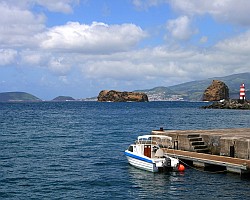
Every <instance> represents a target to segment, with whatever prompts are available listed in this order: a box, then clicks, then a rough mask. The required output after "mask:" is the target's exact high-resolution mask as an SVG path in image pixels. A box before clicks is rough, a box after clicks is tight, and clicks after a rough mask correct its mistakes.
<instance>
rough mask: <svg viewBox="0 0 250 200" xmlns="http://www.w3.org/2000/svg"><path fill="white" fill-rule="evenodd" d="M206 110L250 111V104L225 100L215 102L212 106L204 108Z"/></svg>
mask: <svg viewBox="0 0 250 200" xmlns="http://www.w3.org/2000/svg"><path fill="white" fill-rule="evenodd" d="M201 108H204V109H243V110H250V102H249V101H244V102H240V101H239V100H232V99H230V100H224V101H219V102H217V101H216V102H213V103H212V104H211V105H208V106H202V107H201Z"/></svg>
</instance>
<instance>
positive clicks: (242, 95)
mask: <svg viewBox="0 0 250 200" xmlns="http://www.w3.org/2000/svg"><path fill="white" fill-rule="evenodd" d="M245 100H246V93H245V84H244V83H242V84H241V85H240V103H244V102H245Z"/></svg>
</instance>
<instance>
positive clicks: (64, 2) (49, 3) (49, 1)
mask: <svg viewBox="0 0 250 200" xmlns="http://www.w3.org/2000/svg"><path fill="white" fill-rule="evenodd" d="M79 2H80V0H60V1H59V0H18V1H17V0H0V3H3V4H6V5H9V6H11V7H19V8H21V9H24V10H26V9H29V8H32V7H35V6H36V5H38V6H42V7H44V8H46V9H48V10H49V11H52V12H61V13H72V12H73V8H72V7H73V6H74V5H77V4H79Z"/></svg>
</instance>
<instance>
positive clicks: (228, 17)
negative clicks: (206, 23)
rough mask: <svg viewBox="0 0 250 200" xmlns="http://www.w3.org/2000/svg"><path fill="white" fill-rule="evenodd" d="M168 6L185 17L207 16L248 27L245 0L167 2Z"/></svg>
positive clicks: (181, 0) (248, 2) (180, 0)
mask: <svg viewBox="0 0 250 200" xmlns="http://www.w3.org/2000/svg"><path fill="white" fill-rule="evenodd" d="M169 3H170V5H171V6H172V7H173V8H174V9H175V10H177V11H179V12H181V13H183V14H186V15H204V14H209V15H211V16H213V17H214V18H215V19H217V20H219V21H223V22H228V23H233V24H238V25H250V18H249V8H250V1H246V0H237V1H235V0H209V1H200V0H189V1H187V0H169Z"/></svg>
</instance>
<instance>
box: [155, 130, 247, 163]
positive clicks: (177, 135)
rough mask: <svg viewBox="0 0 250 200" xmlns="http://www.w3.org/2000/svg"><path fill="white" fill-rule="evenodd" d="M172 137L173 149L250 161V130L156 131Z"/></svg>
mask: <svg viewBox="0 0 250 200" xmlns="http://www.w3.org/2000/svg"><path fill="white" fill-rule="evenodd" d="M152 134H161V135H168V136H170V137H172V148H173V149H178V150H184V151H191V152H198V153H208V154H212V155H220V156H229V157H234V158H241V159H247V160H249V159H250V128H239V129H213V130H163V129H160V130H154V131H152Z"/></svg>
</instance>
